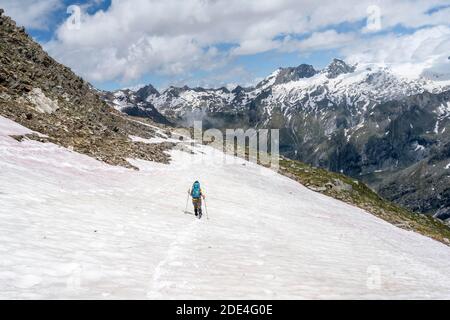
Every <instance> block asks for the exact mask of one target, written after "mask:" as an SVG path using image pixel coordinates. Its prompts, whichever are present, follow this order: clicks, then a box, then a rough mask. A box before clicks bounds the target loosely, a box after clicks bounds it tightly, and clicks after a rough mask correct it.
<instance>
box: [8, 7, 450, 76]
mask: <svg viewBox="0 0 450 320" xmlns="http://www.w3.org/2000/svg"><path fill="white" fill-rule="evenodd" d="M0 1H2V0H0ZM47 1H51V0H47ZM55 1H56V0H55ZM94 1H96V0H94ZM374 3H375V4H376V6H378V7H379V12H380V17H379V18H380V30H376V31H377V32H379V33H380V35H377V33H376V32H375V36H373V35H372V34H370V35H367V34H365V33H364V30H363V28H361V30H357V29H355V27H353V28H351V27H347V28H345V26H344V25H345V24H347V25H350V26H351V25H360V24H361V23H362V24H364V21H365V20H366V19H367V15H368V12H367V8H368V7H369V6H373V4H374ZM445 4H448V2H447V1H446V0H397V1H388V0H377V1H372V0H346V1H339V0H323V1H321V2H320V4H318V3H317V2H316V1H309V0H304V1H300V0H247V1H241V0H165V1H157V0H120V1H119V0H112V2H111V6H110V7H109V8H108V9H107V10H105V11H98V12H96V13H94V14H88V13H86V11H84V12H83V14H82V17H81V24H80V28H79V29H74V28H68V25H67V23H66V24H64V25H61V26H60V27H59V28H58V30H57V31H56V33H55V37H54V39H53V40H52V41H51V42H49V43H47V44H46V45H45V47H46V48H47V49H48V50H49V51H50V53H51V54H52V55H53V56H55V57H56V58H57V59H58V60H60V61H61V62H63V63H65V64H67V65H69V66H71V67H72V68H73V69H75V70H76V71H77V72H79V73H80V74H82V75H83V76H85V77H86V78H87V79H88V80H93V81H98V82H101V81H107V80H118V79H119V80H122V81H125V82H127V81H131V80H136V79H139V78H140V77H142V76H143V75H145V74H148V73H161V74H166V75H167V74H168V75H173V74H180V75H185V74H186V73H189V71H192V70H212V69H214V68H218V67H222V66H223V65H225V64H226V63H228V62H229V61H232V59H233V58H234V57H236V56H240V55H251V54H257V53H261V52H266V51H269V50H275V51H291V52H292V51H294V52H295V51H297V52H300V53H301V52H313V51H315V50H324V49H342V50H343V54H344V55H347V56H351V57H352V58H356V57H357V56H358V54H359V57H360V58H366V59H369V58H370V59H372V58H373V59H375V58H380V59H383V58H386V59H387V58H389V56H388V55H384V56H383V49H382V48H384V47H386V48H387V49H386V50H387V51H386V52H389V51H399V50H400V49H401V48H398V47H397V48H392V46H393V45H395V44H392V43H391V41H392V40H396V39H397V38H396V36H395V34H394V35H392V34H391V33H389V30H390V29H391V28H394V27H396V26H399V25H400V26H403V27H406V28H413V29H415V28H425V29H426V30H427V29H432V30H434V28H433V26H439V25H447V24H448V21H447V20H448V10H450V9H449V8H442V10H433V9H434V8H439V7H441V6H443V5H445ZM446 18H447V19H446ZM416 36H417V37H416V38H414V39H416V40H415V41H419V40H420V39H422V38H420V37H419V36H418V34H417V35H416ZM444 37H447V40H448V35H444ZM372 38H373V39H372ZM383 39H384V40H383ZM422 40H423V41H426V39H425V38H424V39H422ZM405 41H407V40H405ZM402 43H403V42H402ZM224 45H225V46H224ZM404 45H405V44H404ZM399 46H401V45H400V44H399ZM224 47H225V49H224ZM346 48H352V50H358V52H357V53H355V52H354V51H352V52H350V50H346ZM372 49H374V50H373V52H371V50H372ZM377 49H379V50H377ZM423 50H425V49H423ZM367 52H369V53H367ZM370 52H371V53H370ZM430 54H431V53H430ZM423 56H424V55H422V57H423ZM412 60H414V59H412Z"/></svg>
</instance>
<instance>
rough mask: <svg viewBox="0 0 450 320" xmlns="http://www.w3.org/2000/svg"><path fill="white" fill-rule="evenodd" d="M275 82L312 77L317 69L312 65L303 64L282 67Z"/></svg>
mask: <svg viewBox="0 0 450 320" xmlns="http://www.w3.org/2000/svg"><path fill="white" fill-rule="evenodd" d="M278 70H279V72H278V74H277V77H276V79H275V84H279V83H286V82H290V81H297V80H299V79H302V78H311V77H312V76H314V75H315V74H316V73H317V71H316V70H315V69H314V67H313V66H312V65H309V64H301V65H299V66H298V67H288V68H280V69H278Z"/></svg>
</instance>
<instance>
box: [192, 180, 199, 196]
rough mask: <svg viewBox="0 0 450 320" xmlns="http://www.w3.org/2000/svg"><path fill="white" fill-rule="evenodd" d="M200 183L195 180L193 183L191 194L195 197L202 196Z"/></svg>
mask: <svg viewBox="0 0 450 320" xmlns="http://www.w3.org/2000/svg"><path fill="white" fill-rule="evenodd" d="M200 193H201V192H200V183H198V181H196V182H194V184H193V185H192V191H191V196H192V198H194V199H198V198H200Z"/></svg>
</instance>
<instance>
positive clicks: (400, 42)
mask: <svg viewBox="0 0 450 320" xmlns="http://www.w3.org/2000/svg"><path fill="white" fill-rule="evenodd" d="M342 52H343V54H344V55H345V56H347V57H348V60H349V61H350V62H353V63H357V62H366V63H385V64H386V65H391V66H392V67H393V68H394V71H398V72H399V73H401V74H404V75H411V76H418V75H421V74H422V75H431V74H442V75H446V74H447V75H450V63H449V60H448V56H449V55H450V27H448V26H435V27H431V28H426V29H420V30H417V31H416V32H414V33H412V34H407V35H396V34H394V33H390V34H387V35H379V36H376V37H374V38H370V39H364V38H362V39H359V41H357V42H353V43H352V45H350V46H347V47H345V48H344V49H343V50H342Z"/></svg>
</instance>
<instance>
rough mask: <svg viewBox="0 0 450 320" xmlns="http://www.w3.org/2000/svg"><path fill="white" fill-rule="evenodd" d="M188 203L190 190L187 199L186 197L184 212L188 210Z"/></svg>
mask: <svg viewBox="0 0 450 320" xmlns="http://www.w3.org/2000/svg"><path fill="white" fill-rule="evenodd" d="M188 203H189V192H188V195H187V199H186V208H185V209H184V212H187V206H188Z"/></svg>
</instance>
